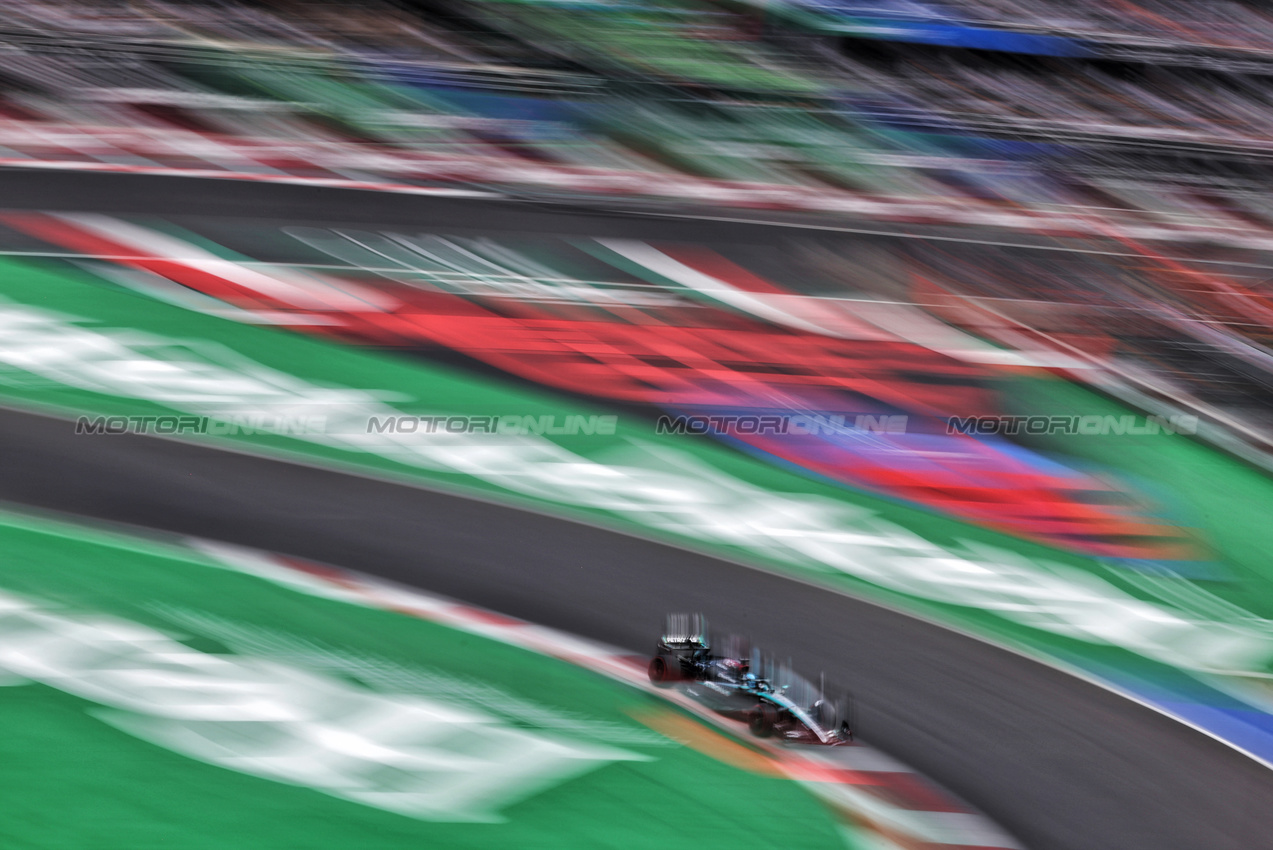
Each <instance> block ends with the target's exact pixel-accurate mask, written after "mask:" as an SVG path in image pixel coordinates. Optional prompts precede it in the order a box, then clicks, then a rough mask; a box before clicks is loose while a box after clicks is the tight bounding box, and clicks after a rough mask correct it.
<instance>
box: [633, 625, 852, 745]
mask: <svg viewBox="0 0 1273 850" xmlns="http://www.w3.org/2000/svg"><path fill="white" fill-rule="evenodd" d="M721 643H723V644H724V647H725V651H724V653H723V654H716V653H713V652H712V646H713V641H712V638H711V637H710V636H709V634H708V631H707V620H706V618H704V617H703V616H702V615H701V614H669V615H668V617H667V624H666V626H665V627H664V629H663V637H662V638H661V639H660V640H659V644H658V650H657V652H656V654H655V655H654V657H653V658H651V659H650V664H649V667H648V672H649V676H650V681H651V682H653V683H654V684H655V685H656V686H658V687H666V688H670V687H676V688H677V689H678V690H679V691H681V692H682V693H684V694H686V695H688V696H690V697H692V698H693V699H694V700H696V701H697V702H699V703H701V704H703V705H705V706H706V707H708V708H710V709H711V710H713V711H715V712H717V713H718V714H722V715H724V716H726V717H731V718H733V719H735V720H743V721H746V723H747V725H748V726H749V727H750V729H751V731H752V733H753V734H754V735H756V736H757V737H761V738H768V737H771V736H776V737H778V738H780V739H782V740H784V741H790V742H793V743H808V744H825V745H837V744H846V743H850V742H851V741H852V740H853V727H852V722H851V714H852V703H851V701H850V700H849V699H848V697H847V696H846V697H844V698H843V699H841V700H840V701H839V704H838V705H837V703H836V702H834V701H832V700H829V699H827V697H826V695H825V694H824V693H823V688H822V687H819V686H815V685H814V684H813V683H812V682H809V681H808V680H806V679H803V678H801V677H800V676H797V675H796V674H795V673H794V671H792V670H791V669H790V668H789V667H788V666H786V665H783V666H778V665H775V664H774V663H773V662H772V661H767V660H765V659H764V658H763V657H762V656H761V655H760V653H759V652H757V651H755V650H750V651H749V648H748V642H747V641H746V640H745V639H743V638H740V637H737V636H729V637H726V638H725V639H724V640H723V641H721ZM762 672H763V673H765V675H758V673H762ZM775 682H777V683H778V684H777V685H775Z"/></svg>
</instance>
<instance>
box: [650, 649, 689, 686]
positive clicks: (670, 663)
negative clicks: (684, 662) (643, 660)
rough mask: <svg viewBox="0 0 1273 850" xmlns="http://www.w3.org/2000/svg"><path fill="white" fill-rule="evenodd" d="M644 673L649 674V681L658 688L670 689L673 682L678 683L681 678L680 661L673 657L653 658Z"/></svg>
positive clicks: (661, 656) (660, 656)
mask: <svg viewBox="0 0 1273 850" xmlns="http://www.w3.org/2000/svg"><path fill="white" fill-rule="evenodd" d="M646 673H648V674H649V676H650V681H651V682H653V683H654V684H655V685H656V686H657V687H660V688H666V687H670V686H671V685H672V683H673V682H679V681H681V679H682V678H683V676H682V675H681V660H680V659H679V658H677V657H676V656H673V655H656V656H654V657H653V658H651V659H650V666H649V667H647V668H646Z"/></svg>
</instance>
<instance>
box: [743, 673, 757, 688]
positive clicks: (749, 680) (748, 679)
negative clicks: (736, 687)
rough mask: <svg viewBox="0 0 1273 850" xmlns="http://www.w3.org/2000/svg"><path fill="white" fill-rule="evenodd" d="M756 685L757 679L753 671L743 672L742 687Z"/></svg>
mask: <svg viewBox="0 0 1273 850" xmlns="http://www.w3.org/2000/svg"><path fill="white" fill-rule="evenodd" d="M756 685H757V681H756V674H755V673H744V674H743V687H747V688H754V687H756Z"/></svg>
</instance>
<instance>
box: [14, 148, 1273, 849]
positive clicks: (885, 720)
mask: <svg viewBox="0 0 1273 850" xmlns="http://www.w3.org/2000/svg"><path fill="white" fill-rule="evenodd" d="M0 207H7V208H20V207H22V208H38V209H61V210H68V211H70V210H75V211H115V212H130V211H131V212H149V213H168V214H187V215H189V214H194V215H226V216H236V217H237V216H239V214H240V213H241V211H242V210H245V209H246V210H251V211H252V212H251V214H252V217H260V218H279V219H288V220H290V221H293V222H299V221H303V220H309V221H325V220H330V221H342V222H367V223H370V222H377V223H379V222H397V223H398V224H402V223H405V222H410V223H411V224H413V225H417V226H422V227H423V226H428V225H430V224H445V225H447V226H449V227H459V226H470V227H478V226H481V227H486V228H489V229H500V228H504V227H507V228H509V229H517V230H520V231H522V232H527V231H541V232H550V231H554V230H556V231H563V230H565V231H570V232H575V233H589V234H594V235H601V234H614V235H619V234H623V235H634V236H638V237H641V236H644V237H647V238H657V237H658V236H659V235H664V236H665V237H666V235H667V234H668V233H675V234H676V236H677V237H678V238H680V239H686V238H701V237H705V236H709V235H710V236H714V237H715V238H721V237H722V235H723V234H726V233H728V234H730V235H729V236H728V238H732V239H734V240H737V239H740V238H742V237H740V236H739V232H738V231H739V227H740V226H739V225H728V224H725V223H701V224H700V223H693V224H691V223H689V222H685V221H660V220H646V219H641V218H628V217H616V216H610V217H604V216H603V215H602V214H601V213H600V212H598V213H596V214H595V215H592V214H589V215H579V214H566V213H560V212H552V211H544V210H543V208H541V207H526V206H524V205H518V204H516V203H510V202H487V201H476V202H475V201H459V200H446V201H439V200H434V199H428V198H421V197H418V196H408V195H402V196H390V197H386V196H378V195H372V194H370V193H358V192H351V191H349V190H334V189H332V190H329V189H313V188H307V187H291V186H263V185H260V184H253V183H236V182H233V181H212V180H205V181H199V180H186V179H182V178H169V177H154V178H150V177H138V176H118V175H72V174H61V173H52V174H39V173H28V172H20V171H0ZM742 229H744V230H746V231H748V232H749V234H748V235H747V236H746V238H747V239H749V240H750V239H752V238H753V237H755V238H761V237H763V234H764V232H765V231H767V230H769V228H764V227H762V226H759V225H746V226H743V227H742ZM0 462H2V463H3V466H0V469H3V471H4V474H3V475H0V499H2V500H5V501H8V502H11V503H17V504H22V505H29V506H35V507H39V508H44V509H51V510H56V511H61V512H68V513H73V514H79V515H82V516H87V517H93V518H97V519H102V520H109V521H116V522H126V523H130V524H134V525H139V526H145V527H151V528H156V529H162V530H166V531H171V532H177V533H183V534H193V535H199V536H202V537H208V538H213V539H219V540H224V541H229V542H234V543H240V544H243V545H249V546H255V547H260V548H264V549H270V550H274V551H278V552H284V553H289V554H294V555H298V556H302V557H307V558H312V559H316V560H321V561H325V562H328V563H332V564H336V565H340V566H344V567H349V568H352V569H357V570H362V571H365V572H368V573H372V574H375V575H379V576H383V577H386V578H390V579H393V580H396V581H400V582H403V583H408V584H413V585H416V586H419V587H422V588H425V589H428V590H430V591H433V592H437V593H441V594H445V595H449V596H452V597H455V598H458V599H463V600H466V601H469V602H473V603H475V604H479V605H483V606H486V607H490V608H493V609H495V610H498V611H502V612H505V613H508V614H512V615H515V616H519V617H524V618H526V619H529V620H533V621H536V622H540V623H544V624H546V625H551V626H556V627H559V628H562V629H565V630H568V631H571V632H575V633H578V634H581V635H584V636H587V637H591V638H596V639H600V640H603V641H606V642H609V643H612V644H615V645H618V646H622V647H627V648H630V649H633V650H636V651H648V650H649V649H651V648H652V644H653V642H654V640H655V637H656V632H657V629H658V628H659V625H660V624H661V618H662V615H663V613H664V612H665V611H666V610H668V609H671V608H675V609H686V610H702V611H704V612H706V613H707V614H708V615H709V617H710V618H711V619H712V620H713V622H714V624H715V625H718V626H720V627H723V628H726V629H737V630H740V631H747V632H749V633H751V634H752V635H753V636H754V637H755V638H756V640H757V641H758V642H759V643H760V644H761V645H762V646H765V647H766V648H767V649H770V650H773V651H776V652H778V653H780V654H782V655H790V656H792V657H794V658H795V659H796V661H797V666H798V667H800V668H801V669H803V670H804V671H805V672H809V673H813V674H816V673H817V672H818V671H819V670H820V669H821V670H825V672H826V674H827V677H828V679H831V680H834V681H839V682H843V683H846V684H850V685H851V686H852V688H853V691H854V693H855V694H856V696H857V702H858V725H859V727H860V729H861V730H862V732H863V734H864V736H865V737H867V738H869V739H870V740H871V741H872V743H874V744H876V745H877V746H879V747H880V748H881V749H884V750H887V751H890V752H892V753H894V754H896V755H897V756H898V757H900V758H902V759H903V760H905V761H908V762H910V763H911V764H913V765H914V766H915V767H917V768H918V769H920V770H921V771H924V772H926V773H928V774H930V775H931V776H933V777H934V778H936V779H938V780H939V781H941V782H942V783H944V784H945V785H946V786H947V787H949V788H951V789H952V790H954V791H955V792H956V793H958V794H960V795H962V796H964V797H965V798H967V799H968V800H969V801H970V802H972V803H973V804H975V805H977V806H978V807H980V808H981V809H983V810H984V811H986V812H987V813H988V814H990V815H991V816H992V817H994V818H995V819H996V820H998V822H999V823H1000V824H1001V825H1003V826H1004V827H1005V828H1006V829H1008V830H1009V831H1010V832H1012V833H1013V834H1014V835H1016V836H1017V837H1018V838H1019V839H1021V840H1022V841H1023V842H1025V843H1026V845H1027V846H1028V847H1032V848H1037V850H1051V848H1067V850H1103V848H1109V850H1170V848H1181V850H1186V848H1187V850H1210V848H1217V850H1220V849H1221V848H1223V849H1224V850H1229V849H1230V848H1231V850H1255V848H1260V847H1268V846H1270V838H1269V836H1271V835H1273V806H1270V804H1269V803H1270V801H1273V773H1271V772H1270V771H1269V770H1268V769H1267V768H1264V767H1262V766H1260V765H1258V764H1257V763H1255V762H1254V761H1251V760H1249V759H1247V758H1246V757H1244V756H1242V755H1240V754H1238V753H1236V752H1234V751H1233V750H1231V749H1229V748H1227V747H1225V746H1223V745H1221V744H1219V743H1217V742H1216V741H1214V740H1212V739H1210V738H1208V737H1206V736H1204V735H1202V734H1200V733H1197V732H1195V731H1192V730H1190V729H1188V728H1186V727H1184V726H1181V725H1179V724H1177V723H1175V722H1173V721H1171V720H1169V719H1167V718H1165V717H1162V716H1161V715H1158V714H1156V713H1155V712H1153V711H1150V710H1148V709H1145V708H1143V707H1141V706H1138V705H1136V704H1135V703H1132V702H1130V701H1127V700H1124V699H1122V698H1121V697H1118V696H1116V695H1114V694H1111V693H1109V692H1107V691H1105V690H1102V689H1100V688H1097V687H1095V686H1092V685H1089V684H1086V683H1084V682H1082V681H1080V680H1077V679H1074V678H1072V677H1069V676H1067V675H1066V674H1063V673H1060V672H1057V671H1055V670H1052V669H1050V668H1048V667H1045V666H1043V665H1040V664H1037V663H1034V662H1032V661H1029V660H1026V659H1024V658H1021V657H1019V656H1016V655H1014V654H1011V653H1008V652H1005V651H1003V650H1000V649H997V648H995V647H993V646H990V645H987V644H984V643H981V642H979V641H976V640H973V639H970V638H965V637H962V636H960V635H958V634H954V633H951V632H948V631H945V630H943V629H940V628H939V627H936V626H932V625H929V624H927V623H924V622H921V621H918V620H914V619H912V618H909V617H907V616H904V615H902V614H898V613H895V612H892V611H889V610H886V609H882V608H878V607H875V606H873V605H870V604H868V603H865V602H861V601H858V600H855V599H852V598H849V597H846V596H841V595H836V594H832V593H829V592H827V591H824V590H819V589H816V588H813V587H810V586H808V585H805V584H802V583H800V582H797V581H793V580H789V579H785V578H781V577H778V576H775V575H771V574H768V573H765V572H760V571H754V570H748V569H746V568H744V567H741V566H738V565H736V564H731V563H727V562H723V561H720V560H716V559H713V558H711V557H707V556H704V555H699V554H694V553H690V552H686V551H683V550H680V549H676V548H671V547H667V546H662V545H659V544H656V543H652V542H649V541H646V540H641V539H637V538H633V537H629V536H625V535H620V534H616V533H613V532H609V531H605V530H601V529H597V528H593V527H589V526H585V525H580V524H576V523H572V522H568V521H565V520H559V519H554V518H548V517H544V516H541V515H538V514H533V513H528V512H523V511H518V510H515V509H511V508H506V507H501V506H496V505H492V504H488V503H485V502H480V501H474V500H469V499H464V498H459V497H456V496H453V495H446V494H441V493H435V492H431V491H428V490H424V489H420V488H416V487H409V486H406V485H401V484H396V483H390V482H386V481H380V480H373V479H369V478H363V477H357V476H351V475H346V474H343V473H340V472H333V471H326V470H321V469H315V468H312V467H308V466H303V465H296V464H290V463H286V462H282V461H276V460H269V459H264V458H260V457H255V456H251V455H244V454H235V453H228V452H222V451H218V450H216V449H213V448H205V447H201V446H196V445H192V444H187V443H182V442H177V441H172V440H163V439H159V438H154V437H144V436H136V435H120V436H113V437H110V438H85V437H76V436H75V434H74V429H73V427H72V425H71V423H69V422H67V421H65V420H58V419H49V418H45V417H41V416H36V415H33V414H28V413H19V412H14V411H0Z"/></svg>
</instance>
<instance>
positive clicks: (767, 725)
mask: <svg viewBox="0 0 1273 850" xmlns="http://www.w3.org/2000/svg"><path fill="white" fill-rule="evenodd" d="M777 723H778V709H776V708H774V707H773V706H772V705H770V704H769V703H767V702H762V703H760V705H758V706H756V708H755V710H753V711H752V713H751V716H750V717H749V718H747V725H748V726H749V727H750V728H751V733H752V734H753V735H755V736H756V737H757V738H768V737H769V736H770V735H772V734H773V733H774V726H776V725H777Z"/></svg>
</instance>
